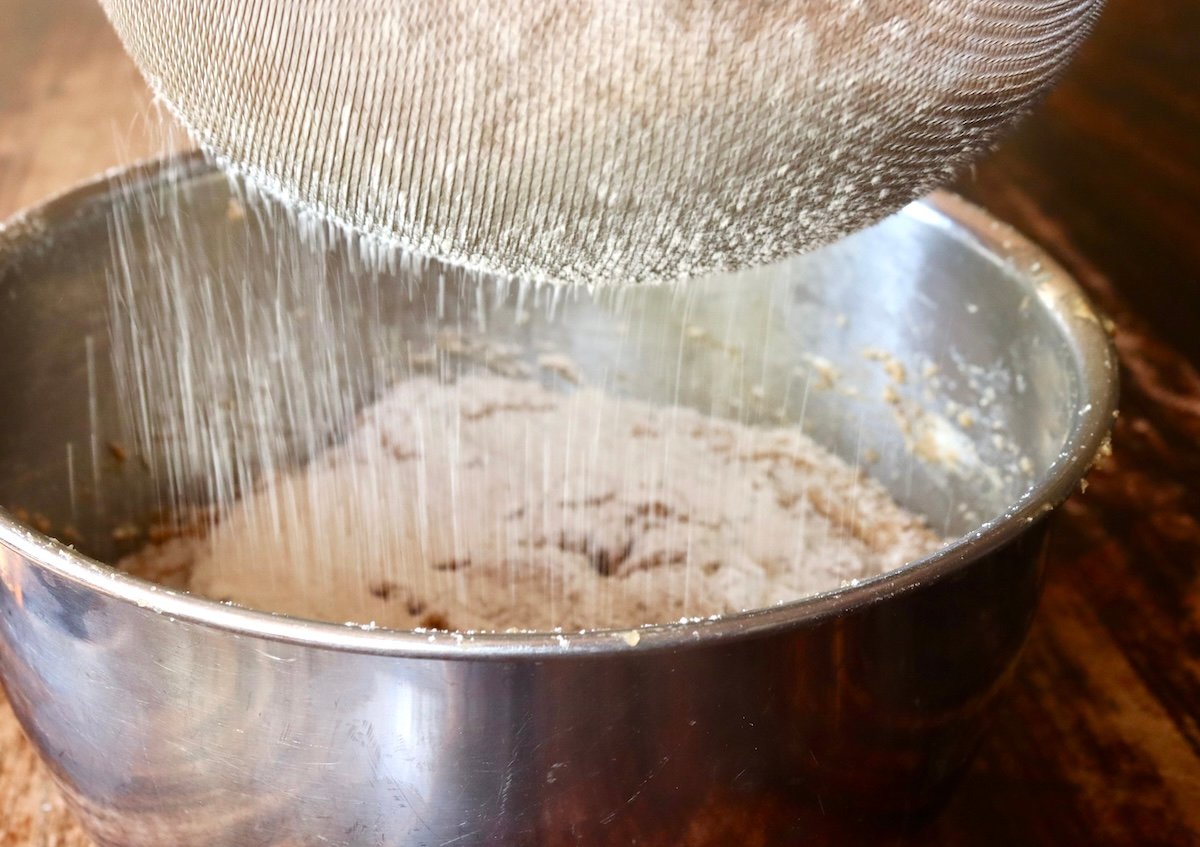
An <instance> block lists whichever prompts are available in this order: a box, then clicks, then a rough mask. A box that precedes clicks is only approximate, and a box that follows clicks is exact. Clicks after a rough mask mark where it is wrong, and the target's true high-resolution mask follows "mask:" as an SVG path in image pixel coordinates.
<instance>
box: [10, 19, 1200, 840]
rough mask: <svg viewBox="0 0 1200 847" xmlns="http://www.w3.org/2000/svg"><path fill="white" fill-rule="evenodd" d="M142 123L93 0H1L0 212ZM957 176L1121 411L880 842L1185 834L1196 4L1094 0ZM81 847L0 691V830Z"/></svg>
mask: <svg viewBox="0 0 1200 847" xmlns="http://www.w3.org/2000/svg"><path fill="white" fill-rule="evenodd" d="M148 114H149V115H151V116H150V117H149V118H147V115H148ZM155 121H156V119H155V118H154V117H153V116H152V109H151V108H150V99H149V96H148V94H147V92H146V89H145V86H144V85H143V83H142V82H141V80H140V78H139V77H138V76H137V73H136V71H135V70H134V69H133V67H132V65H131V64H130V62H129V60H128V59H126V57H125V56H124V54H123V53H122V51H121V48H120V45H119V44H118V43H117V40H116V38H115V37H114V36H113V34H112V33H111V32H110V30H109V29H108V26H107V24H106V22H105V21H104V18H103V15H102V14H101V13H100V11H99V8H98V7H97V6H96V5H95V3H94V2H93V0H0V216H7V215H8V214H10V213H11V212H13V211H14V210H16V209H17V208H20V207H22V206H24V205H28V204H31V203H34V202H36V201H38V200H40V199H42V198H44V197H45V196H47V195H49V194H51V193H54V192H57V191H60V190H62V189H64V188H66V187H68V186H69V185H71V184H72V183H74V182H76V181H78V180H81V179H83V178H85V177H88V176H90V175H91V174H94V173H96V172H97V171H100V170H103V169H105V168H108V167H111V166H113V165H116V164H119V163H122V162H128V161H130V160H132V159H134V158H137V157H140V156H143V155H147V154H150V153H153V152H155V151H157V150H158V149H159V148H160V140H161V139H160V136H159V132H158V130H157V129H156V128H155V127H156V123H155ZM958 188H959V190H960V191H961V192H963V193H964V194H966V195H967V196H969V197H971V198H972V199H974V200H975V201H976V202H979V203H981V204H982V205H984V206H986V207H988V208H989V209H991V210H992V211H994V212H995V213H996V214H997V215H998V216H999V217H1000V218H1002V219H1004V220H1007V221H1009V222H1011V223H1013V224H1014V225H1016V226H1017V227H1018V228H1019V229H1021V230H1023V231H1024V232H1025V233H1027V234H1028V235H1030V236H1031V237H1032V238H1034V239H1035V240H1036V241H1038V242H1040V243H1041V244H1043V245H1044V246H1045V247H1046V248H1047V249H1048V250H1049V251H1050V252H1051V253H1052V254H1054V255H1055V256H1056V257H1057V258H1058V259H1059V260H1060V261H1061V262H1062V263H1063V264H1064V265H1065V266H1066V267H1067V268H1068V269H1069V270H1070V271H1071V272H1072V273H1074V274H1075V276H1076V277H1077V278H1078V279H1079V280H1080V282H1081V283H1082V284H1083V285H1084V286H1085V287H1086V288H1087V290H1088V292H1089V293H1090V294H1091V295H1092V297H1093V298H1095V300H1096V301H1097V302H1098V303H1099V305H1100V306H1101V307H1102V308H1104V309H1105V310H1107V311H1108V312H1109V314H1110V315H1112V316H1113V317H1114V318H1115V319H1116V322H1117V326H1118V330H1117V336H1116V338H1117V345H1118V348H1119V350H1120V354H1121V358H1122V366H1123V368H1122V377H1123V379H1124V385H1123V399H1122V416H1121V418H1120V420H1119V422H1118V425H1117V430H1116V434H1115V438H1114V447H1115V455H1114V458H1113V460H1112V461H1111V462H1110V463H1109V464H1108V466H1107V467H1105V468H1102V469H1100V470H1098V471H1096V472H1095V473H1094V474H1093V476H1092V478H1091V485H1090V487H1089V488H1088V489H1087V492H1086V493H1085V494H1083V495H1081V496H1077V497H1075V498H1074V499H1073V500H1072V501H1071V502H1070V503H1069V504H1068V506H1067V508H1066V509H1065V514H1064V516H1063V519H1062V520H1061V522H1060V524H1059V527H1058V532H1057V536H1056V539H1055V541H1054V543H1053V546H1052V551H1051V557H1050V562H1049V574H1048V578H1047V583H1046V591H1045V596H1044V599H1043V602H1042V607H1041V610H1040V612H1039V616H1038V620H1037V623H1036V624H1035V626H1034V629H1033V632H1032V634H1031V637H1030V640H1029V643H1028V646H1027V648H1026V650H1025V654H1024V656H1023V658H1022V661H1021V665H1020V667H1019V669H1018V672H1017V674H1016V676H1015V679H1014V681H1013V684H1012V686H1011V688H1010V690H1009V691H1008V692H1007V693H1006V695H1005V697H1004V700H1003V702H1002V703H1001V705H1000V707H999V709H998V710H997V713H996V715H995V717H994V720H993V725H992V727H991V731H990V733H989V734H988V736H987V738H986V740H985V742H984V744H983V747H982V749H981V750H980V753H979V757H978V759H977V760H976V762H975V765H974V767H973V768H972V770H971V772H970V773H969V775H968V776H967V779H966V781H965V783H964V784H963V786H962V788H961V790H960V791H959V792H958V793H957V794H956V795H955V796H954V798H953V799H952V800H951V802H950V804H949V806H948V807H947V808H946V809H945V810H944V812H943V813H942V814H941V815H940V816H939V817H938V818H937V819H936V820H935V821H934V822H933V823H932V824H931V825H930V826H929V827H927V828H926V829H925V830H924V831H922V832H920V833H917V834H916V835H914V836H912V837H910V838H907V839H904V840H903V841H900V842H897V844H906V845H964V844H967V845H970V844H979V845H1026V844H1031V845H1033V844H1038V845H1063V844H1068V845H1069V844H1088V845H1126V844H1128V845H1188V844H1197V843H1200V580H1198V578H1197V577H1198V574H1200V374H1198V372H1197V365H1198V364H1200V3H1196V2H1194V0H1110V2H1109V4H1108V8H1107V10H1106V12H1105V14H1104V16H1103V18H1102V20H1101V23H1100V25H1099V28H1098V30H1097V32H1096V33H1095V35H1094V37H1093V38H1092V39H1091V41H1090V42H1089V43H1088V44H1087V45H1086V47H1085V48H1084V51H1083V53H1082V55H1081V56H1080V57H1079V59H1078V60H1077V61H1076V63H1075V64H1074V66H1073V67H1072V69H1071V70H1070V72H1069V73H1068V75H1067V77H1066V78H1065V79H1064V81H1063V84H1062V85H1061V86H1060V87H1059V88H1058V89H1057V90H1056V92H1055V93H1054V94H1053V95H1052V96H1051V97H1050V99H1049V101H1048V102H1047V103H1046V104H1045V105H1044V106H1043V107H1042V108H1041V109H1040V110H1039V111H1038V112H1037V113H1036V114H1035V115H1034V116H1032V117H1031V118H1030V119H1029V120H1028V121H1027V122H1026V123H1025V124H1024V125H1023V126H1022V128H1021V129H1020V130H1019V131H1018V132H1017V133H1015V134H1014V135H1013V136H1012V137H1011V138H1010V139H1008V140H1007V141H1006V142H1005V144H1004V145H1003V146H1002V148H1001V149H1000V150H999V151H998V153H997V154H996V155H995V156H993V157H992V158H991V159H989V160H988V161H987V162H986V163H985V164H983V165H981V166H979V167H978V168H977V169H976V171H975V172H974V173H973V174H971V175H969V176H967V177H965V178H964V179H963V180H962V181H961V182H960V184H959V186H958ZM87 843H88V842H87V839H86V838H85V837H84V836H83V835H82V833H81V832H80V831H79V829H78V828H77V826H76V825H75V823H74V821H73V820H72V818H71V816H70V813H69V812H68V811H67V810H66V809H65V808H64V807H63V805H62V802H61V800H60V799H59V797H58V793H57V791H56V789H55V788H54V786H53V784H52V782H51V781H50V778H49V776H48V774H47V773H46V771H45V770H44V769H43V768H42V766H41V765H40V764H39V763H38V762H37V760H36V758H35V756H34V754H33V751H32V749H31V748H30V746H29V744H28V743H27V742H26V741H25V740H24V738H23V736H22V735H21V733H20V730H19V728H18V727H17V725H16V722H15V720H14V719H13V717H12V715H11V713H10V712H9V710H8V707H7V704H5V703H4V702H3V699H2V696H0V847H35V845H36V846H37V847H43V846H44V845H60V847H76V845H79V847H82V845H86V844H87Z"/></svg>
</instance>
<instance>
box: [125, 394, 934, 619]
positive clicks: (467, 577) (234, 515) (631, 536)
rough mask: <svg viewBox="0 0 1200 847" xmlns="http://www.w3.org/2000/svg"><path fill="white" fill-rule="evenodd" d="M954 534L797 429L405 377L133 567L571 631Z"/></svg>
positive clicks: (652, 614) (874, 559) (782, 590)
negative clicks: (336, 437)
mask: <svg viewBox="0 0 1200 847" xmlns="http://www.w3.org/2000/svg"><path fill="white" fill-rule="evenodd" d="M942 543H943V542H942V540H941V539H939V538H938V537H937V536H936V535H935V534H934V533H932V532H931V531H930V530H929V529H928V528H927V527H926V525H925V523H924V521H923V520H921V519H920V518H918V517H916V516H914V515H912V514H910V513H908V512H906V511H905V510H903V509H902V508H901V507H899V506H898V505H897V504H896V503H895V502H894V501H892V499H891V498H890V497H889V495H888V494H887V492H886V491H885V490H884V488H883V487H882V486H881V485H879V484H878V483H877V482H875V481H873V480H871V479H869V478H867V477H865V476H864V475H862V474H861V473H859V472H858V471H856V470H855V469H853V468H851V467H850V466H849V465H847V464H846V463H844V462H843V461H841V460H840V459H838V458H837V457H835V456H833V455H832V454H830V453H828V452H826V451H825V450H823V449H822V448H820V447H819V446H818V445H816V444H815V443H814V442H812V441H811V440H810V439H808V438H807V437H806V436H804V435H803V434H801V433H800V432H799V431H798V430H797V429H794V428H791V429H764V428H754V427H749V426H745V425H741V424H738V423H735V422H732V421H727V420H721V419H717V418H712V417H708V416H705V415H703V414H701V413H699V412H697V411H694V410H690V409H684V408H678V407H673V408H672V407H661V406H653V405H648V404H645V403H641V402H635V401H632V400H628V399H621V398H618V397H615V396H612V395H608V394H605V393H603V392H601V391H599V390H596V389H592V388H582V389H579V390H577V391H576V392H574V393H572V394H568V395H564V394H557V393H553V392H550V391H548V390H546V389H544V388H542V387H541V386H540V385H538V384H536V383H532V382H528V381H517V380H509V379H504V378H500V377H491V376H489V377H483V376H479V377H468V378H465V379H463V380H461V381H459V382H458V383H457V384H453V385H443V384H439V383H437V382H435V381H433V380H429V379H414V380H411V381H408V382H404V383H402V384H400V385H398V386H397V387H395V388H394V389H393V390H392V391H391V392H390V393H389V394H387V395H386V396H384V397H383V398H382V399H381V400H380V401H379V402H378V403H376V404H375V405H374V406H371V407H370V408H368V409H366V410H365V411H364V412H363V413H362V415H361V416H360V420H359V422H358V425H357V426H356V428H355V429H354V431H353V432H352V433H351V435H350V437H349V438H348V439H347V440H346V442H345V443H343V444H342V445H340V446H337V447H334V448H331V449H329V450H328V451H326V452H325V453H324V454H323V455H321V456H320V457H319V458H318V459H317V460H315V461H313V462H312V463H311V464H310V465H309V466H308V467H307V468H304V469H302V470H299V471H297V472H294V473H292V474H290V475H287V476H283V477H280V478H277V479H274V480H271V481H269V482H268V483H266V484H264V485H263V486H261V487H260V489H259V490H258V491H256V492H255V493H253V494H251V495H250V496H247V497H245V498H243V499H242V500H241V501H239V502H238V503H237V504H236V505H235V506H234V507H233V508H231V509H230V510H228V512H227V513H226V514H224V515H222V516H221V517H220V520H219V521H218V523H217V525H216V526H215V528H214V529H213V530H212V531H211V532H210V533H209V534H208V535H207V537H204V538H178V539H174V540H172V541H170V542H167V543H165V544H160V545H154V546H151V547H149V548H147V549H145V550H143V551H142V552H140V553H138V554H136V555H134V556H131V557H128V558H127V559H125V560H123V561H122V562H121V563H120V564H121V566H122V567H123V568H125V569H127V570H132V571H134V572H140V573H144V574H151V575H153V574H159V575H164V574H170V573H176V574H182V575H183V579H184V580H185V583H186V586H187V587H188V588H190V589H191V590H192V591H194V592H196V593H198V594H202V595H204V596H206V597H210V598H215V599H222V600H232V601H234V602H236V603H239V604H243V605H246V606H250V607H254V608H259V609H265V610H270V611H276V612H283V613H288V614H292V615H297V616H301V617H306V618H314V619H319V620H327V621H336V622H345V621H356V622H363V623H366V622H371V621H373V622H375V623H376V624H377V625H379V626H387V627H393V628H399V629H409V628H415V627H422V626H424V627H430V628H438V629H452V628H456V629H469V630H506V629H523V630H528V629H533V630H551V629H554V628H562V629H563V630H566V631H571V630H580V629H591V628H604V627H633V626H638V625H641V624H647V623H655V622H666V621H672V620H678V619H679V618H681V617H692V616H708V615H715V614H726V613H731V612H738V611H742V610H746V609H755V608H761V607H766V606H771V605H774V604H778V603H783V602H787V601H791V600H795V599H798V598H801V597H804V596H806V595H809V594H812V593H815V592H820V591H824V590H828V589H832V588H836V587H838V586H839V585H842V584H844V583H846V582H847V581H850V580H856V579H863V578H866V577H870V576H872V575H875V574H878V573H881V572H884V571H887V570H889V569H892V568H895V567H898V566H900V565H902V564H904V563H906V562H908V561H911V560H913V559H916V558H919V557H921V556H923V555H925V554H927V553H929V552H931V551H932V550H935V549H937V548H938V547H940V546H941V544H942Z"/></svg>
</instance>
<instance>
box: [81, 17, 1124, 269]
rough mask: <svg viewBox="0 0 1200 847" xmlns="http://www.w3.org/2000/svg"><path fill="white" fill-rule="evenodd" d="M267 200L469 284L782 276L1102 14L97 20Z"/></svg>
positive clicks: (974, 126)
mask: <svg viewBox="0 0 1200 847" xmlns="http://www.w3.org/2000/svg"><path fill="white" fill-rule="evenodd" d="M102 2H103V3H104V6H105V8H106V9H107V11H108V14H109V16H110V18H111V20H112V22H113V24H114V26H115V27H116V29H117V31H118V33H119V34H120V35H121V37H122V39H123V40H124V43H125V45H126V47H127V48H128V50H129V52H130V53H131V54H132V55H133V57H134V59H135V60H136V61H137V63H138V65H139V66H140V67H141V69H142V71H143V73H144V74H145V76H146V78H147V79H148V80H149V82H150V85H151V86H152V87H153V89H154V91H155V92H156V93H157V94H158V95H159V96H161V97H162V98H163V99H164V100H165V101H166V102H167V103H168V104H169V105H170V106H171V107H172V109H173V110H174V111H175V112H176V113H177V115H178V116H179V117H180V118H181V120H182V121H183V122H184V124H185V125H186V126H187V127H188V128H189V130H190V131H191V132H192V133H193V134H194V136H195V138H196V139H197V140H198V141H199V142H200V143H201V144H202V145H203V146H204V147H205V148H207V149H208V150H209V151H211V152H213V153H214V154H216V155H217V157H218V158H219V159H220V160H221V161H223V162H225V163H226V164H228V165H231V166H232V167H234V168H235V169H237V170H239V171H241V172H243V173H245V174H246V175H248V176H250V177H251V178H253V179H254V180H256V181H257V182H258V183H259V184H260V185H262V186H263V187H265V188H267V189H268V190H270V191H272V192H274V193H276V194H278V195H281V196H283V197H284V198H286V199H289V200H291V201H294V202H300V203H303V204H306V205H310V206H312V207H315V208H317V209H319V210H321V211H322V212H325V213H327V214H328V215H330V216H332V217H333V218H335V219H337V220H339V221H340V222H342V223H345V224H348V225H350V226H352V227H354V228H356V229H359V230H362V231H366V232H370V233H374V234H377V235H382V236H384V237H387V238H390V239H395V240H397V241H399V242H400V243H401V244H402V245H403V246H405V247H407V248H410V249H414V250H417V251H419V252H423V253H430V254H434V255H437V256H440V257H442V258H445V259H448V260H451V261H453V262H456V263H459V264H465V265H469V266H474V267H476V268H480V269H483V270H488V271H492V272H497V273H501V274H505V275H511V276H519V277H523V278H529V279H534V280H547V279H548V280H561V281H574V282H588V283H606V282H642V281H654V280H661V279H672V278H680V277H689V276H695V275H698V274H702V273H707V272H710V271H714V270H720V269H736V268H742V267H747V266H752V265H757V264H762V263H766V262H769V261H772V260H774V259H778V258H781V257H784V256H787V255H792V254H796V253H800V252H804V251H806V250H808V249H810V248H812V247H815V246H818V245H820V244H822V243H825V242H828V241H831V240H833V239H835V238H837V237H839V236H841V235H843V234H845V233H848V232H850V231H853V230H856V229H859V228H861V227H863V226H865V225H867V224H869V223H871V222H873V221H875V220H877V219H879V218H881V217H883V216H884V215H886V214H888V213H890V212H892V211H894V210H896V209H898V208H899V207H901V206H902V205H904V204H905V203H907V202H908V201H909V200H911V199H913V198H914V197H916V196H919V195H921V194H924V193H926V192H927V191H929V190H930V189H932V188H933V187H935V186H936V185H938V184H939V183H942V182H944V181H946V180H947V179H948V178H949V177H950V176H951V175H952V174H953V173H954V172H955V171H956V170H957V169H959V168H961V167H962V166H963V165H964V164H965V163H967V162H969V161H970V160H972V159H973V158H974V157H975V156H976V155H977V154H979V153H980V152H981V151H983V150H984V149H986V148H987V146H988V145H989V144H990V143H991V142H992V141H993V140H994V138H995V137H996V135H997V133H998V132H999V131H1000V130H1002V129H1003V128H1004V127H1005V125H1007V124H1008V123H1010V121H1011V120H1012V119H1013V118H1014V117H1015V116H1017V115H1018V114H1019V113H1021V112H1022V111H1023V110H1024V109H1026V108H1027V107H1028V106H1029V105H1030V104H1031V102H1033V101H1034V100H1035V99H1036V98H1037V97H1038V96H1039V95H1040V94H1041V93H1042V92H1043V91H1044V90H1045V89H1046V87H1047V86H1048V85H1049V84H1050V83H1051V82H1052V81H1053V79H1054V78H1055V76H1056V74H1057V72H1058V71H1059V70H1060V69H1061V68H1062V66H1063V65H1064V63H1065V62H1066V60H1067V59H1068V58H1069V56H1070V54H1071V53H1072V51H1073V48H1074V47H1075V45H1076V44H1077V43H1078V42H1079V40H1080V39H1081V37H1082V36H1083V35H1084V33H1085V32H1086V31H1087V29H1088V28H1089V26H1090V24H1091V22H1092V21H1093V19H1094V18H1095V16H1096V14H1097V13H1098V11H1099V8H1100V5H1101V0H780V2H767V0H734V1H733V2H714V0H708V2H705V0H648V2H638V0H561V2H553V3H547V2H545V0H439V2H431V0H425V2H421V0H412V1H411V2H404V0H168V1H167V2H164V1H163V0H102Z"/></svg>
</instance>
